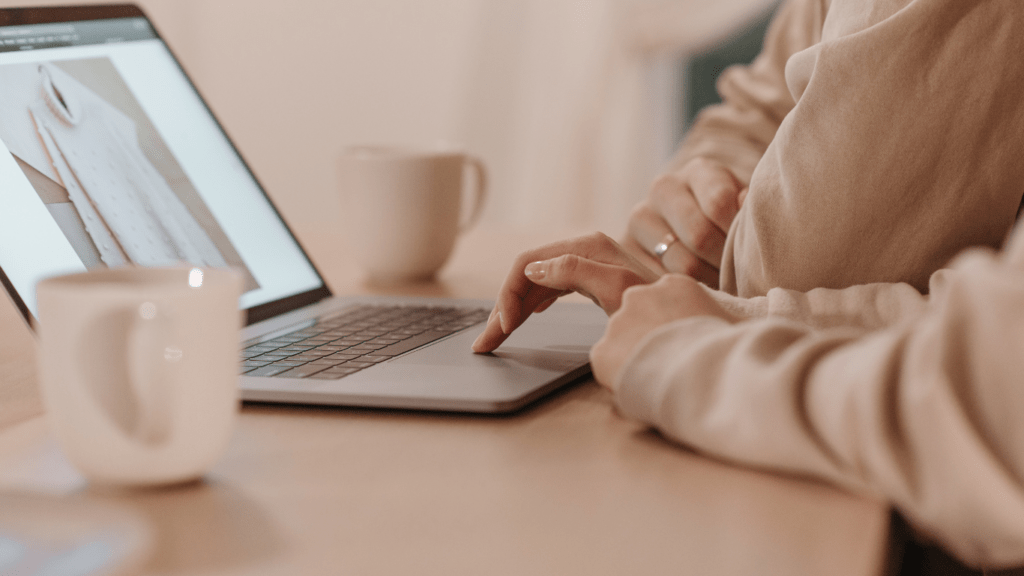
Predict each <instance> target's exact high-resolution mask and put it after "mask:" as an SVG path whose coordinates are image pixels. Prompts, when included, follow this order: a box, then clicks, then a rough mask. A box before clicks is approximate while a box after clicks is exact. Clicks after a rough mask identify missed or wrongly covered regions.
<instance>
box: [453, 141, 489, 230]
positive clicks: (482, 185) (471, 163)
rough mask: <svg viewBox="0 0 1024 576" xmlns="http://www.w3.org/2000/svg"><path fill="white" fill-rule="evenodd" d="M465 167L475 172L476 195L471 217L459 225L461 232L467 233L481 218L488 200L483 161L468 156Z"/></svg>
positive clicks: (470, 213) (470, 211)
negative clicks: (485, 201)
mask: <svg viewBox="0 0 1024 576" xmlns="http://www.w3.org/2000/svg"><path fill="white" fill-rule="evenodd" d="M463 166H464V167H469V168H471V169H472V171H473V182H474V193H473V204H472V207H471V208H470V209H469V212H468V213H469V217H468V218H466V220H465V221H464V222H461V223H459V232H465V231H466V230H469V229H470V228H471V227H472V226H473V224H476V221H477V219H479V218H480V213H481V212H482V211H483V207H484V200H485V199H486V198H487V169H486V168H484V163H483V161H482V160H480V159H479V158H477V157H476V156H470V155H466V157H465V164H464V165H463Z"/></svg>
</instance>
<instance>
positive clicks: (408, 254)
mask: <svg viewBox="0 0 1024 576" xmlns="http://www.w3.org/2000/svg"><path fill="white" fill-rule="evenodd" d="M467 172H468V173H470V174H471V175H472V176H473V178H472V181H473V185H472V186H473V187H472V192H471V193H467V191H465V190H464V189H463V182H464V181H466V180H468V179H467V178H466V177H465V176H466V174H467ZM338 176H339V181H340V187H341V194H342V206H343V209H344V215H345V221H344V226H345V229H346V233H347V234H346V235H347V237H348V244H349V247H350V249H351V250H352V253H353V255H354V256H355V257H356V259H357V260H358V261H359V263H360V264H361V265H362V266H363V268H364V269H365V270H366V271H367V272H368V274H369V276H370V280H371V281H373V282H378V283H385V284H388V283H396V282H408V281H416V280H424V279H429V278H430V277H432V276H433V275H434V274H435V273H436V272H437V271H438V270H440V269H441V267H442V266H443V265H444V263H445V262H446V261H447V260H448V256H449V255H451V252H452V248H453V247H454V245H455V239H456V237H457V236H458V235H459V233H460V232H463V231H465V230H467V229H468V228H469V227H470V226H472V225H473V224H474V223H475V221H476V219H477V217H478V216H479V215H480V209H481V208H482V207H483V203H484V198H485V196H486V193H487V171H486V169H485V168H484V165H483V162H481V161H480V160H479V159H478V158H476V157H474V156H471V155H468V154H465V153H462V152H447V151H425V150H410V149H406V148H391V147H360V148H351V149H348V150H346V151H345V152H344V153H342V155H341V158H340V159H339V161H338ZM463 196H470V204H469V205H468V206H467V208H468V209H467V210H463ZM463 212H464V213H465V214H466V216H465V217H464V218H463V217H462V214H463Z"/></svg>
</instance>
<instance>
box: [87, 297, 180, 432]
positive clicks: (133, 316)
mask: <svg viewBox="0 0 1024 576" xmlns="http://www.w3.org/2000/svg"><path fill="white" fill-rule="evenodd" d="M146 306H153V307H154V308H153V309H149V310H147V309H146V308H144V307H146ZM149 312H153V313H152V314H150V313H149ZM92 326H93V327H95V328H96V329H98V330H106V331H109V332H108V334H107V335H106V336H104V337H100V338H91V337H90V336H89V335H88V334H86V335H84V336H83V338H81V339H80V341H79V342H80V343H79V346H78V347H79V352H78V354H79V356H78V365H79V366H80V368H81V370H82V373H83V380H84V383H85V384H86V385H87V386H88V387H89V388H91V389H92V392H93V394H92V396H93V398H95V399H96V400H97V402H98V403H99V404H100V405H101V407H102V408H103V412H104V413H105V415H106V416H107V417H108V418H110V419H111V420H113V421H114V423H115V424H116V427H117V428H118V429H119V430H121V431H122V432H123V433H125V434H126V435H127V436H129V437H131V438H133V439H135V440H138V441H140V442H142V443H143V444H147V445H150V446H155V445H159V444H163V443H164V442H166V441H167V440H168V438H169V437H170V431H171V422H172V413H171V405H172V404H173V398H171V393H172V390H171V384H172V382H171V381H172V380H173V377H172V376H173V374H169V373H168V372H169V371H173V368H172V367H170V366H169V365H172V364H176V363H177V361H178V360H180V358H175V357H173V356H174V353H175V351H176V348H174V347H172V346H168V342H169V341H170V339H169V336H170V335H171V334H172V333H173V326H172V325H171V321H170V320H169V319H168V318H166V316H163V315H162V314H159V313H158V311H157V308H156V305H155V304H151V303H146V304H143V305H142V306H140V307H127V306H126V307H123V308H119V309H115V310H110V311H107V312H106V313H104V314H102V315H101V316H100V317H98V318H96V319H95V320H94V321H93V323H92ZM97 342H99V346H96V345H95V343H97ZM104 346H106V347H107V348H106V350H107V351H108V353H106V354H99V353H98V351H99V349H100V348H102V347H104ZM121 359H123V366H121V367H117V368H114V367H115V366H116V363H117V362H118V361H119V360H121ZM117 394H130V395H131V396H132V397H133V398H134V400H135V401H134V402H129V403H128V404H127V406H126V405H125V402H124V399H123V398H121V399H117V398H116V395H117ZM132 404H134V411H133V412H134V414H132V413H131V412H132V410H130V408H131V405H132Z"/></svg>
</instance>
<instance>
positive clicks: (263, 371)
mask: <svg viewBox="0 0 1024 576" xmlns="http://www.w3.org/2000/svg"><path fill="white" fill-rule="evenodd" d="M290 369H291V368H290V367H288V366H275V365H273V364H270V365H269V366H263V367H260V368H256V369H255V370H249V371H248V372H243V374H245V375H246V376H277V375H278V374H280V373H281V372H284V371H286V370H290ZM243 370H244V368H243Z"/></svg>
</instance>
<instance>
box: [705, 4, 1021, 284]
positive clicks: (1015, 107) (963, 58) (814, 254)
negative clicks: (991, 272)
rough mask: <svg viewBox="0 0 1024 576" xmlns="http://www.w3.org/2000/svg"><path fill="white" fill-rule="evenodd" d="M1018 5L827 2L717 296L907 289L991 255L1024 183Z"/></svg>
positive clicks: (796, 69) (735, 231)
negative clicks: (970, 258) (971, 254)
mask: <svg viewBox="0 0 1024 576" xmlns="http://www.w3.org/2000/svg"><path fill="white" fill-rule="evenodd" d="M1016 54H1024V5H1022V4H1021V3H1020V2H1014V1H1013V0H983V1H976V2H964V1H963V0H887V1H880V0H876V1H872V2H865V1H864V0H832V1H831V3H830V4H829V6H828V10H827V15H826V17H825V21H824V24H823V26H822V29H821V41H820V42H818V43H817V44H814V45H813V46H811V47H809V48H807V49H805V50H803V51H801V52H797V53H796V54H794V55H792V56H791V57H790V58H789V60H788V61H787V62H786V66H785V80H786V85H787V86H788V89H789V94H790V95H791V97H792V98H793V100H794V102H795V105H794V106H793V108H792V109H791V110H790V111H789V113H788V114H787V115H786V117H785V118H784V119H783V120H782V122H781V124H780V125H779V128H778V130H777V132H776V133H775V137H774V139H773V140H772V141H771V143H770V144H769V145H768V147H767V149H766V150H765V153H764V155H763V156H762V158H761V161H760V162H759V163H758V164H757V167H756V169H755V170H754V172H753V175H752V177H751V181H750V190H749V193H748V196H747V198H746V201H745V203H744V205H743V207H742V208H741V209H740V211H739V213H738V215H737V217H736V219H735V220H734V221H733V224H732V227H731V229H730V230H729V234H728V236H727V238H726V244H725V249H724V252H723V261H722V267H721V279H720V284H719V285H720V286H721V288H722V290H725V291H727V292H730V293H733V294H738V295H740V296H760V295H764V294H766V293H767V292H768V290H770V289H772V288H775V287H783V288H789V289H794V290H799V291H807V290H811V289H812V288H817V287H826V288H845V287H847V286H853V285H858V284H866V283H872V282H883V283H888V282H906V283H908V284H910V285H912V286H913V287H915V288H917V289H918V290H919V291H922V292H924V291H926V290H927V289H928V279H929V277H930V275H931V273H932V272H934V271H935V270H937V269H938V268H939V267H941V266H942V265H943V264H945V263H946V262H947V261H949V259H950V258H952V257H953V255H955V254H956V253H957V252H959V251H960V250H962V249H963V248H965V247H967V246H974V245H984V246H990V247H993V248H995V247H997V246H998V245H999V244H1000V242H1001V241H1002V240H1003V238H1004V237H1005V235H1006V232H1007V231H1008V230H1009V228H1010V226H1011V225H1012V224H1013V221H1014V219H1015V218H1016V212H1017V208H1018V206H1019V205H1020V200H1021V187H1020V182H1021V181H1024V154H1021V153H1020V150H1022V149H1024V129H1022V127H1024V99H1022V98H1021V87H1022V86H1024V66H1021V65H1020V61H1019V58H1017V57H1016V56H1015V55H1016Z"/></svg>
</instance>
